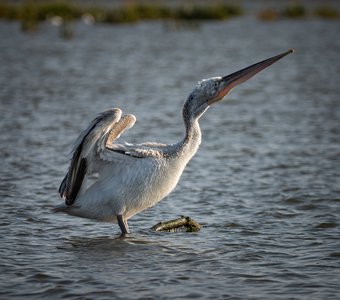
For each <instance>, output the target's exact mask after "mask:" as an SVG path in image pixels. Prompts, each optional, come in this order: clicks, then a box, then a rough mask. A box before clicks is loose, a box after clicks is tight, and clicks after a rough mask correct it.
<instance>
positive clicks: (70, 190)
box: [59, 108, 136, 205]
mask: <svg viewBox="0 0 340 300" xmlns="http://www.w3.org/2000/svg"><path fill="white" fill-rule="evenodd" d="M135 121H136V118H135V117H134V116H133V115H125V116H123V117H122V111H121V110H120V109H118V108H114V109H111V110H107V111H104V112H102V113H101V114H99V115H98V116H97V117H96V118H95V119H94V120H93V121H92V122H91V123H90V125H89V127H88V128H87V129H85V130H84V131H83V132H82V133H81V134H80V135H79V137H78V138H77V140H76V142H75V145H74V148H73V151H72V158H71V162H70V166H69V170H68V172H67V174H66V176H65V177H64V179H63V181H62V182H61V184H60V187H59V194H60V196H61V197H63V198H65V202H66V204H67V205H72V204H73V202H74V201H75V199H76V197H77V195H78V193H79V191H80V189H81V187H82V185H83V182H84V179H85V177H86V176H87V175H89V174H92V173H94V172H96V167H97V165H98V159H105V155H104V154H103V153H105V152H107V151H111V149H112V147H113V142H114V141H115V140H116V139H118V138H119V137H120V135H121V134H122V133H123V132H124V131H125V130H127V129H129V128H131V127H132V126H133V125H134V123H135ZM112 150H113V149H112ZM118 155H119V154H118ZM102 156H103V157H102Z"/></svg>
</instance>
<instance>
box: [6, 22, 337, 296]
mask: <svg viewBox="0 0 340 300" xmlns="http://www.w3.org/2000/svg"><path fill="white" fill-rule="evenodd" d="M173 29H174V28H173V27H172V26H166V25H164V24H163V23H158V22H156V23H140V24H135V25H121V26H106V25H96V26H93V27H89V26H86V25H84V24H80V23H79V24H75V26H74V32H75V36H74V38H73V39H71V40H63V39H61V38H59V36H58V29H56V28H54V27H51V26H50V25H44V26H42V27H41V28H40V31H39V32H38V33H35V34H23V33H21V32H20V30H19V25H18V24H16V23H0V40H1V44H0V53H1V54H0V65H1V68H0V97H1V98H0V100H1V106H0V110H1V111H0V112H1V119H0V124H1V125H0V126H1V135H0V156H1V160H0V163H1V168H0V180H1V181H0V199H1V211H0V214H1V215H0V216H1V217H0V220H1V221H0V234H1V244H0V245H1V246H0V247H1V252H0V253H1V257H0V259H1V274H0V298H1V299H20V298H25V299H27V297H28V298H32V299H38V298H47V297H48V298H54V299H59V298H70V299H93V298H96V299H113V298H116V299H139V298H145V299H146V298H149V299H151V298H155V299H156V298H157V299H167V298H201V299H274V298H275V299H288V298H289V299H335V298H337V297H340V292H339V280H340V270H339V267H340V238H339V233H340V231H339V224H340V217H339V216H340V185H339V183H340V182H339V175H340V166H339V157H340V148H339V146H340V135H339V133H340V127H339V120H340V101H339V94H340V87H339V71H340V59H339V53H340V40H339V38H338V33H339V23H338V22H337V21H317V20H303V21H280V22H275V23H261V22H258V21H256V20H255V19H252V18H240V19H237V20H233V21H230V22H212V23H202V24H201V25H200V26H199V27H197V28H193V27H189V28H186V27H185V28H182V29H181V30H173ZM288 48H295V50H296V53H295V54H293V55H290V56H288V57H286V58H284V59H283V60H282V61H280V62H279V63H277V64H276V65H274V66H272V67H271V68H270V69H268V70H266V71H264V72H263V73H261V74H259V75H257V76H256V77H255V78H254V79H252V80H251V81H249V82H247V83H246V84H244V85H242V86H240V87H238V88H236V89H235V90H234V91H233V92H232V93H231V94H230V95H229V96H228V98H227V101H224V102H222V103H219V104H218V105H216V106H215V107H212V108H211V109H210V110H209V111H208V112H207V113H206V114H205V115H204V116H203V117H202V119H201V122H200V123H201V127H202V132H203V143H202V145H201V147H200V150H199V152H198V153H197V155H196V156H195V157H194V159H193V160H192V161H191V162H190V164H189V165H188V166H187V168H186V170H185V172H184V174H183V176H182V178H181V181H180V183H179V185H178V187H177V188H176V190H175V191H174V192H173V193H172V194H171V195H170V196H169V197H168V198H167V199H165V200H163V201H162V202H160V203H159V204H157V205H156V206H155V207H153V208H151V209H149V210H147V211H144V212H142V213H140V214H138V215H136V216H135V217H133V218H132V219H131V220H130V222H129V223H130V227H131V230H132V233H131V234H130V235H129V236H128V237H127V238H125V239H121V238H119V230H118V227H117V225H111V224H103V223H97V222H93V221H90V220H83V219H79V218H74V217H70V216H66V215H60V214H52V213H50V208H51V207H53V206H54V205H56V204H59V203H60V201H61V200H60V199H59V198H58V195H57V189H58V187H59V183H60V181H61V180H62V178H63V176H64V173H65V171H66V168H67V163H68V153H69V151H70V150H71V143H72V142H73V140H74V139H75V137H76V136H77V134H78V133H79V131H80V130H82V129H83V128H84V127H85V126H87V124H88V122H89V121H90V120H91V119H92V118H93V117H94V116H95V115H96V114H97V113H98V112H100V111H102V110H104V109H107V108H110V107H120V108H121V109H122V110H123V111H124V112H128V113H133V114H135V115H136V116H137V124H136V125H135V127H134V128H133V129H131V130H130V132H129V134H128V137H127V139H128V141H131V142H144V141H148V140H149V141H160V142H169V143H172V142H175V141H177V140H179V139H180V138H181V137H182V135H183V125H182V120H181V113H180V112H181V105H182V104H183V101H184V100H185V98H186V96H187V95H188V94H189V92H190V91H191V90H192V88H193V87H194V85H195V82H196V81H198V80H200V79H202V78H206V77H211V76H216V75H227V74H228V73H231V72H233V71H235V70H238V69H240V68H242V67H245V66H247V65H249V64H252V63H254V62H257V61H259V60H261V59H264V58H267V57H269V56H272V55H275V54H277V53H280V52H282V51H284V50H286V49H288ZM180 215H189V216H191V217H192V218H194V219H196V220H197V221H199V222H200V223H201V224H202V225H203V226H204V227H203V229H202V230H201V231H200V232H198V233H192V234H190V233H181V232H178V233H155V232H152V231H150V230H149V228H150V227H151V226H152V225H154V224H155V223H157V222H159V221H161V220H168V219H172V218H175V217H178V216H180Z"/></svg>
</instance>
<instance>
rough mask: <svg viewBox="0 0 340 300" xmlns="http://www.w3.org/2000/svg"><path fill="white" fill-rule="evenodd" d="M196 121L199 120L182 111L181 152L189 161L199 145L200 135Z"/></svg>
mask: <svg viewBox="0 0 340 300" xmlns="http://www.w3.org/2000/svg"><path fill="white" fill-rule="evenodd" d="M198 119H199V118H193V117H192V116H191V115H190V114H188V113H187V112H186V111H185V110H183V120H184V125H185V136H184V139H183V140H182V142H181V148H182V151H183V152H184V153H186V154H187V156H188V158H189V159H191V157H192V156H194V154H195V153H196V151H197V150H198V147H199V145H200V144H201V136H202V134H201V129H200V126H199V123H198Z"/></svg>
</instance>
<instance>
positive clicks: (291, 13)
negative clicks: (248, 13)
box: [258, 4, 339, 21]
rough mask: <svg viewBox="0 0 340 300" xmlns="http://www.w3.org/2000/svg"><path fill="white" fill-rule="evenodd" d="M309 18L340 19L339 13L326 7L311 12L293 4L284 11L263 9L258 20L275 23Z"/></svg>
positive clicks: (319, 7)
mask: <svg viewBox="0 0 340 300" xmlns="http://www.w3.org/2000/svg"><path fill="white" fill-rule="evenodd" d="M309 16H311V17H313V16H314V17H318V18H323V19H336V18H339V13H338V11H337V10H336V9H335V8H333V7H330V6H326V5H322V6H318V7H316V8H315V9H314V10H312V11H311V10H307V9H306V8H305V7H304V6H303V5H301V4H293V5H289V6H287V7H285V8H284V9H283V10H278V9H263V10H262V11H261V12H260V13H259V14H258V18H259V19H261V20H264V21H274V20H278V19H281V18H289V19H301V18H306V17H309Z"/></svg>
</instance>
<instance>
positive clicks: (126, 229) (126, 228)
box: [117, 215, 129, 235]
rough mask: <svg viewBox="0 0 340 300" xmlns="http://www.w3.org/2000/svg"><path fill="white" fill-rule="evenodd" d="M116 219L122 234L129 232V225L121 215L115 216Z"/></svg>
mask: <svg viewBox="0 0 340 300" xmlns="http://www.w3.org/2000/svg"><path fill="white" fill-rule="evenodd" d="M117 221H118V225H119V228H120V230H121V231H122V235H125V234H127V233H129V225H128V223H127V221H126V220H125V219H124V217H123V216H122V215H118V216H117Z"/></svg>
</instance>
